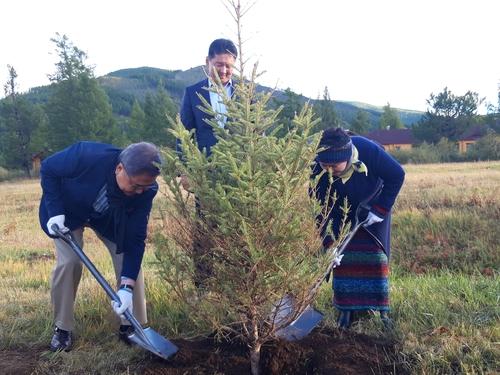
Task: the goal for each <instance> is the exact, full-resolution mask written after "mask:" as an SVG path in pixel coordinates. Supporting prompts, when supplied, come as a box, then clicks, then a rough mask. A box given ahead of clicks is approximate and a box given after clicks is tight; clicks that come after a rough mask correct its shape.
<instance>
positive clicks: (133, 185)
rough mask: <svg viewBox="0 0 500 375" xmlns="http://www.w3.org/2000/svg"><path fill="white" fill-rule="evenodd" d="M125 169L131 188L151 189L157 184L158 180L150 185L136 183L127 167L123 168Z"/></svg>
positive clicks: (136, 189)
mask: <svg viewBox="0 0 500 375" xmlns="http://www.w3.org/2000/svg"><path fill="white" fill-rule="evenodd" d="M123 171H124V172H125V174H126V175H127V179H128V184H129V185H130V188H131V190H134V191H136V192H137V191H146V190H149V189H151V188H153V187H155V186H156V181H155V182H153V183H152V184H148V185H141V184H136V183H134V182H133V181H132V177H130V175H129V174H128V172H127V170H126V169H125V167H124V168H123Z"/></svg>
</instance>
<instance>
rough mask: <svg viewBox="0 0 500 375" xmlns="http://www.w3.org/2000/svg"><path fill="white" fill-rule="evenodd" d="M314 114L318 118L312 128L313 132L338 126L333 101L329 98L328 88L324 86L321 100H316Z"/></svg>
mask: <svg viewBox="0 0 500 375" xmlns="http://www.w3.org/2000/svg"><path fill="white" fill-rule="evenodd" d="M314 113H315V114H316V116H317V117H318V118H319V122H318V123H317V124H316V126H315V127H314V131H315V132H318V131H321V130H325V129H328V128H332V127H337V126H338V125H339V120H338V116H337V113H336V112H335V108H334V104H333V101H332V100H331V98H330V93H329V92H328V87H326V86H325V90H324V91H323V99H322V100H318V101H317V102H316V104H315V105H314Z"/></svg>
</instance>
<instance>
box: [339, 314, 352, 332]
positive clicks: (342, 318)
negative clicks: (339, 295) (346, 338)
mask: <svg viewBox="0 0 500 375" xmlns="http://www.w3.org/2000/svg"><path fill="white" fill-rule="evenodd" d="M337 325H338V326H339V328H344V329H347V328H349V327H350V326H351V312H350V311H341V312H340V314H339V317H338V319H337Z"/></svg>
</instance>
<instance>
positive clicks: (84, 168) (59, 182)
mask: <svg viewBox="0 0 500 375" xmlns="http://www.w3.org/2000/svg"><path fill="white" fill-rule="evenodd" d="M121 151H122V150H121V149H119V148H116V147H114V146H111V145H107V144H103V143H95V142H79V143H76V144H74V145H72V146H69V147H68V148H66V149H64V150H62V151H59V152H57V153H55V154H54V155H52V156H50V157H48V158H47V159H45V160H44V161H43V162H42V166H41V169H40V176H41V184H42V190H43V195H42V200H41V202H40V210H39V217H40V225H41V227H42V229H43V231H44V232H45V233H46V234H47V235H49V233H48V229H47V221H48V220H49V218H51V217H53V216H57V215H65V216H66V218H65V225H66V227H68V228H69V229H71V230H74V229H77V228H80V227H82V226H84V225H87V226H90V227H92V228H93V229H95V230H96V231H97V232H99V234H101V235H102V236H104V237H105V238H107V239H109V240H110V241H113V242H115V239H114V226H113V224H114V223H113V221H112V220H111V219H108V218H106V217H100V218H99V219H98V220H97V219H95V220H94V219H93V214H95V213H94V208H93V203H94V201H95V199H96V197H97V194H98V192H99V190H100V189H101V188H102V187H103V186H104V185H105V184H106V181H107V178H108V176H109V175H110V174H114V171H115V169H116V166H117V165H118V156H119V154H120V152H121ZM157 191H158V185H156V184H155V186H154V187H153V188H152V189H149V190H146V191H145V192H143V193H142V194H137V195H135V196H134V197H133V198H132V199H131V200H130V202H129V203H128V204H127V221H126V226H127V228H126V229H125V239H124V249H123V252H124V257H123V269H122V276H125V277H129V278H132V279H134V280H135V279H136V278H137V274H138V273H139V269H140V267H141V262H142V257H143V254H144V246H145V243H144V241H145V239H146V234H147V225H148V219H149V213H150V211H151V207H152V202H153V198H154V197H155V195H156V193H157Z"/></svg>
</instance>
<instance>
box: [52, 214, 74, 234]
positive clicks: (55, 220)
mask: <svg viewBox="0 0 500 375" xmlns="http://www.w3.org/2000/svg"><path fill="white" fill-rule="evenodd" d="M65 219H66V217H65V216H64V215H57V216H52V217H51V218H50V219H49V221H47V229H48V230H49V234H51V235H53V236H56V232H54V231H53V230H52V228H51V227H52V225H54V224H57V226H58V227H59V230H60V231H61V232H63V233H68V232H69V229H68V228H66V227H65V226H64V220H65Z"/></svg>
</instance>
